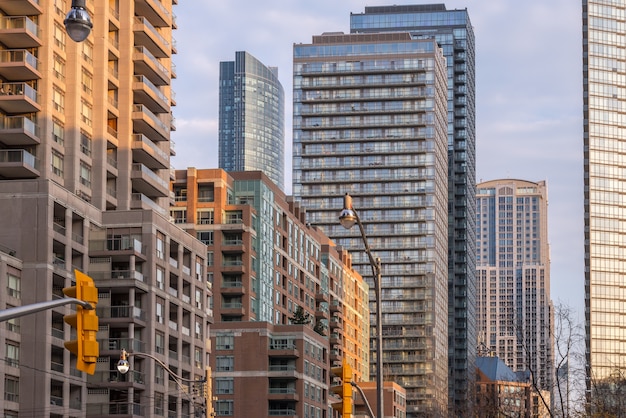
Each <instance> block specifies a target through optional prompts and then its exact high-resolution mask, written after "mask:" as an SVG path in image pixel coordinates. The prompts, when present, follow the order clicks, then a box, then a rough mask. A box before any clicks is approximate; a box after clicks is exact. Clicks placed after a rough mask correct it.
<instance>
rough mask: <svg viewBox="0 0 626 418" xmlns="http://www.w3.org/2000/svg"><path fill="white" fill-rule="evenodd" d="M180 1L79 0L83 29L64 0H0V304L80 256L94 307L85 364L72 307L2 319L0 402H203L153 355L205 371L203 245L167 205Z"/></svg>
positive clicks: (172, 366) (28, 299) (191, 407)
mask: <svg viewBox="0 0 626 418" xmlns="http://www.w3.org/2000/svg"><path fill="white" fill-rule="evenodd" d="M177 3H178V2H177V1H176V0H174V1H171V2H170V1H163V2H161V1H157V0H136V1H134V0H133V1H119V0H108V1H93V0H88V1H87V3H86V5H87V9H88V11H89V13H90V15H91V16H92V19H93V32H92V34H91V35H90V36H89V37H88V38H87V39H86V40H85V41H84V42H82V43H74V42H73V41H71V40H70V39H69V37H68V36H67V34H66V32H65V29H64V27H63V20H64V18H65V14H66V13H67V11H68V10H69V8H70V1H69V0H54V1H53V0H0V213H1V214H2V215H3V216H1V217H0V251H1V252H2V255H1V256H0V286H5V289H10V290H9V291H8V292H5V291H2V292H0V309H3V308H8V307H12V306H17V305H26V304H31V303H34V302H40V301H45V300H51V299H54V298H60V297H63V294H62V289H63V288H64V287H68V286H70V285H71V283H72V280H73V278H74V275H73V270H74V269H79V270H81V271H83V272H85V273H87V274H89V275H91V276H92V277H93V278H94V280H95V284H96V286H97V287H98V291H99V303H98V306H97V313H98V315H99V317H100V324H99V325H100V327H99V332H98V340H99V343H100V357H99V359H98V363H97V368H96V372H95V374H94V375H90V376H85V375H84V374H83V373H81V372H77V370H76V369H75V367H74V365H75V358H73V356H71V355H70V353H69V352H68V351H67V350H66V349H65V348H64V347H63V342H64V341H67V340H70V339H71V338H72V337H71V334H72V332H71V331H70V327H69V325H67V324H65V323H64V322H63V315H64V314H68V313H70V312H71V311H72V308H71V307H69V306H68V307H62V308H55V309H52V310H48V311H45V312H41V313H38V314H35V315H28V316H24V317H21V318H18V319H15V320H11V321H7V322H5V323H2V324H0V329H2V331H1V332H0V345H2V346H3V347H2V350H4V351H5V352H6V353H7V354H8V357H7V356H5V358H8V359H9V360H8V361H5V362H3V363H2V364H1V365H0V390H2V392H3V394H4V398H3V402H0V415H2V416H5V417H17V416H19V417H38V418H39V417H51V418H60V417H84V416H88V417H98V416H122V417H135V416H142V417H152V416H171V417H188V416H190V415H191V414H195V413H199V414H204V413H205V412H206V411H205V410H207V409H209V405H204V404H203V401H204V398H202V399H201V400H200V401H198V400H197V399H198V398H197V397H196V398H195V399H194V397H193V396H192V395H191V393H190V391H189V390H188V389H185V388H184V387H183V388H182V389H181V388H180V387H178V386H177V385H176V384H175V383H174V381H172V380H170V379H168V373H167V372H166V370H165V368H163V367H162V366H161V365H160V364H159V363H162V364H164V365H166V366H167V368H168V369H169V370H171V371H172V372H174V374H176V375H177V376H181V377H183V378H185V379H188V380H196V379H204V378H205V377H206V375H207V366H208V354H209V349H210V344H209V341H208V337H209V330H208V326H209V324H210V322H211V321H212V312H211V310H210V307H209V300H210V298H211V290H210V288H209V287H207V281H206V246H205V245H204V244H202V243H201V242H199V241H198V240H196V239H195V238H194V237H192V236H189V235H188V234H187V233H185V232H184V231H183V230H181V229H180V228H178V227H177V226H176V225H174V224H172V223H171V222H170V219H169V214H168V208H169V204H170V193H169V180H170V162H169V159H170V156H171V155H173V150H172V148H171V143H170V131H171V130H173V129H175V126H174V119H173V117H172V107H173V106H174V105H175V102H174V100H173V98H172V92H171V88H170V85H171V79H172V78H174V77H175V73H174V71H173V69H174V67H173V65H172V54H175V52H176V50H175V43H174V42H173V38H172V30H173V29H175V28H176V22H175V18H174V15H173V14H172V5H173V4H177ZM122 348H125V349H126V350H128V351H129V352H132V356H131V357H130V359H129V360H130V363H131V371H130V372H129V373H128V374H126V375H121V374H119V373H118V372H117V370H116V367H115V366H116V363H117V361H118V360H119V357H120V350H121V349H122ZM142 354H145V355H146V356H142ZM153 358H155V359H157V360H158V361H155V360H153ZM196 389H197V388H196ZM202 416H204V415H202Z"/></svg>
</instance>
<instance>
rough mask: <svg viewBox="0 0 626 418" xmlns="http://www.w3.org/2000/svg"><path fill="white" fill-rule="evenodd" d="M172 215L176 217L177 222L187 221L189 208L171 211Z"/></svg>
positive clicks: (175, 221)
mask: <svg viewBox="0 0 626 418" xmlns="http://www.w3.org/2000/svg"><path fill="white" fill-rule="evenodd" d="M170 216H171V217H172V218H173V219H174V223H175V224H186V223H187V209H175V210H171V211H170Z"/></svg>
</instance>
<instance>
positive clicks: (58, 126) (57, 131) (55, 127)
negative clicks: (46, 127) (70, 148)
mask: <svg viewBox="0 0 626 418" xmlns="http://www.w3.org/2000/svg"><path fill="white" fill-rule="evenodd" d="M64 138H65V130H64V129H63V122H61V121H60V120H58V119H56V118H53V119H52V139H53V140H54V142H56V143H57V144H59V145H63V142H64Z"/></svg>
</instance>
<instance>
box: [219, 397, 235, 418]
mask: <svg viewBox="0 0 626 418" xmlns="http://www.w3.org/2000/svg"><path fill="white" fill-rule="evenodd" d="M215 415H217V416H218V417H220V416H231V415H233V401H216V402H215Z"/></svg>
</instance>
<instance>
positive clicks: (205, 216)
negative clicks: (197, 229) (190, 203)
mask: <svg viewBox="0 0 626 418" xmlns="http://www.w3.org/2000/svg"><path fill="white" fill-rule="evenodd" d="M197 218H198V220H197V221H196V222H197V223H198V225H213V222H214V217H213V211H212V210H211V211H208V210H199V211H198V214H197Z"/></svg>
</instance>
